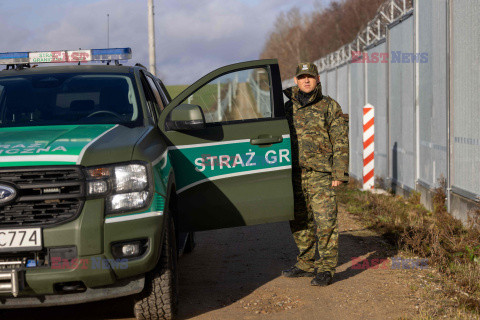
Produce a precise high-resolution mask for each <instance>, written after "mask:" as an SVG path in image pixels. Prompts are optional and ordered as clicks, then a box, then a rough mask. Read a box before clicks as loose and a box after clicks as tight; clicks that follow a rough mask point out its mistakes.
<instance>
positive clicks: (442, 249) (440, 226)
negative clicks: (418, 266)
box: [338, 183, 480, 317]
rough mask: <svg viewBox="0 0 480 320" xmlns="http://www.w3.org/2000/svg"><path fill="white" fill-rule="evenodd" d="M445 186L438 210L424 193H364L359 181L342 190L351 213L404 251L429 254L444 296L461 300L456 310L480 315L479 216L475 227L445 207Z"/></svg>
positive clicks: (436, 203)
mask: <svg viewBox="0 0 480 320" xmlns="http://www.w3.org/2000/svg"><path fill="white" fill-rule="evenodd" d="M443 190H444V184H442V183H440V187H439V188H437V189H436V190H435V193H434V196H433V207H434V210H433V211H428V210H427V209H425V207H423V206H422V205H421V204H420V194H419V193H416V192H413V193H412V194H411V196H410V197H409V198H408V199H405V198H403V197H400V196H395V195H381V194H372V193H370V192H362V191H359V190H358V189H357V188H356V187H355V184H349V185H348V186H344V187H343V188H342V189H340V190H339V192H338V198H339V201H340V202H342V203H345V204H346V208H347V211H349V212H350V213H352V214H355V215H357V216H360V217H361V218H362V221H363V222H364V223H365V224H366V226H367V227H369V228H372V229H375V230H377V231H379V232H380V233H382V234H383V236H384V237H385V238H386V239H387V240H389V242H391V243H392V244H394V245H396V246H397V247H398V248H399V249H402V250H404V251H407V252H410V253H413V254H415V255H417V256H420V257H423V258H428V261H429V265H431V266H434V267H436V268H437V269H438V270H439V271H440V274H441V275H442V278H443V285H442V287H443V290H442V294H443V295H445V296H446V297H448V298H450V299H453V300H454V301H455V304H454V305H455V308H456V310H457V311H458V310H464V311H465V312H466V314H467V315H468V314H470V315H471V316H475V317H478V316H479V315H480V229H479V228H478V226H479V225H480V223H479V218H478V216H479V215H478V213H480V211H479V212H477V215H473V216H474V217H476V218H474V219H472V221H471V223H470V226H469V227H465V226H463V224H462V223H461V222H460V221H459V220H457V219H455V218H454V217H453V216H451V215H450V214H449V213H448V212H447V211H446V207H445V193H444V191H443Z"/></svg>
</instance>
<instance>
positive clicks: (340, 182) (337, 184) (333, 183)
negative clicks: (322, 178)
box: [332, 180, 342, 187]
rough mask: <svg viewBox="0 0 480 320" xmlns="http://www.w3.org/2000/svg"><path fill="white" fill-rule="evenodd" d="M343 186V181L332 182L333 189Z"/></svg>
mask: <svg viewBox="0 0 480 320" xmlns="http://www.w3.org/2000/svg"><path fill="white" fill-rule="evenodd" d="M341 184H342V181H339V180H334V181H332V187H338V186H339V185H341Z"/></svg>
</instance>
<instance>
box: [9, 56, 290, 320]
mask: <svg viewBox="0 0 480 320" xmlns="http://www.w3.org/2000/svg"><path fill="white" fill-rule="evenodd" d="M129 58H131V49H130V48H118V49H91V50H76V51H75V50H74V51H51V52H9V53H0V64H1V65H3V66H5V68H4V70H2V71H0V309H2V308H26V307H42V306H58V305H64V304H75V303H85V302H91V301H98V300H103V299H109V298H115V297H121V296H132V297H133V299H134V311H135V316H136V317H137V318H138V319H171V318H173V317H174V316H175V311H176V308H177V282H178V279H177V257H178V255H179V254H180V253H181V252H183V251H188V250H191V249H192V248H193V245H194V242H193V232H194V231H200V230H209V229H217V228H227V227H235V226H245V225H253V224H259V223H267V222H276V221H285V220H290V219H292V218H293V192H292V183H291V154H290V153H291V151H290V135H289V129H288V124H287V121H286V119H285V115H284V109H283V96H282V88H281V82H280V74H279V68H278V65H277V63H276V61H275V60H259V61H250V62H243V63H238V64H234V65H230V66H226V67H223V68H220V69H218V70H215V71H213V72H211V73H210V74H208V75H206V76H204V77H203V78H201V79H200V80H199V81H197V82H196V83H194V84H193V85H192V86H190V87H188V88H187V89H186V90H185V91H183V92H182V93H180V94H179V95H178V96H177V97H175V98H174V99H173V100H172V99H171V98H170V96H169V94H168V92H167V90H166V89H165V86H164V85H163V84H162V82H161V81H160V80H159V79H158V78H156V77H155V76H153V75H152V74H150V73H149V72H148V71H147V70H146V69H145V67H143V66H141V65H139V64H137V65H135V66H126V65H121V64H120V62H122V63H123V62H124V61H125V60H127V59H129ZM101 62H104V63H103V64H102V63H101ZM34 63H42V65H41V66H34V65H33V64H34ZM48 63H56V64H55V65H54V66H51V65H50V66H44V65H43V64H48ZM58 63H62V64H61V65H60V66H58V65H57V64H58Z"/></svg>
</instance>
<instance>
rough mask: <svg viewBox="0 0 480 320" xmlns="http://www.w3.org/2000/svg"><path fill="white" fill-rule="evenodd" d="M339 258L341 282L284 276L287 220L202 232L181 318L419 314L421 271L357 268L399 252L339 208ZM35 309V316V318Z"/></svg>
mask: <svg viewBox="0 0 480 320" xmlns="http://www.w3.org/2000/svg"><path fill="white" fill-rule="evenodd" d="M339 224H340V259H339V265H338V267H337V273H336V275H335V278H334V283H333V284H332V285H330V286H328V287H324V288H320V287H312V286H310V279H309V278H299V279H289V278H284V277H281V276H280V272H281V270H282V269H285V268H288V267H290V266H291V265H292V264H293V263H294V262H295V255H296V247H295V244H294V242H293V239H292V237H291V234H290V230H289V227H288V223H274V224H266V225H259V226H252V227H241V228H231V229H222V230H214V231H207V232H199V233H197V247H196V248H195V250H194V252H193V253H191V254H188V255H184V256H183V257H181V258H180V261H179V267H180V308H179V319H309V320H310V319H398V318H400V317H405V318H410V317H412V316H414V315H415V313H416V308H415V303H416V300H417V299H418V298H416V297H415V296H414V294H413V293H412V290H411V289H410V287H411V286H412V282H414V281H417V280H415V279H417V275H418V270H397V269H390V264H388V269H367V270H361V269H352V267H351V266H352V262H351V260H352V258H353V257H362V258H368V259H373V258H388V257H392V256H394V255H395V254H396V252H394V251H392V250H391V249H389V246H388V245H386V244H385V243H384V242H383V240H382V239H381V238H380V237H378V236H376V235H374V234H372V233H371V232H369V231H366V230H362V228H361V227H360V226H359V223H358V222H356V221H355V220H354V218H353V217H352V216H351V215H349V214H347V213H345V212H344V210H342V209H341V208H340V213H339ZM32 312H34V314H33V313H32ZM32 316H34V318H35V319H132V318H131V317H132V316H133V315H132V313H131V303H130V300H129V299H126V298H125V299H116V300H110V301H105V302H99V303H90V304H85V305H77V306H69V307H58V308H45V309H36V310H23V311H21V310H16V311H6V312H4V314H2V315H1V316H0V318H1V319H2V320H3V319H27V318H31V317H32Z"/></svg>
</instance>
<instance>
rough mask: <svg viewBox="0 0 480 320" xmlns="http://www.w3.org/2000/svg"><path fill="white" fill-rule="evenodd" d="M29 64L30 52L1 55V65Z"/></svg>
mask: <svg viewBox="0 0 480 320" xmlns="http://www.w3.org/2000/svg"><path fill="white" fill-rule="evenodd" d="M16 63H28V52H5V53H0V64H16Z"/></svg>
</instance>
